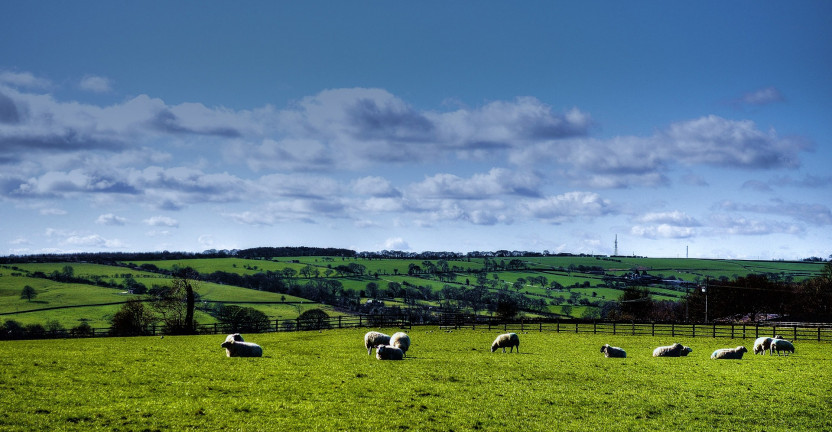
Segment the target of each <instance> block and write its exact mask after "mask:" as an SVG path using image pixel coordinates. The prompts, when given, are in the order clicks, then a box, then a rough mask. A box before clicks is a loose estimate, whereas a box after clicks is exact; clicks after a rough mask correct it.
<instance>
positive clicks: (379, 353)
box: [376, 345, 404, 360]
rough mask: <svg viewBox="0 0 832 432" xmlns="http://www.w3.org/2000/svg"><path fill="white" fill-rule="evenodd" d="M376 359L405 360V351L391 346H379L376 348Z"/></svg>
mask: <svg viewBox="0 0 832 432" xmlns="http://www.w3.org/2000/svg"><path fill="white" fill-rule="evenodd" d="M376 358H377V359H379V360H403V359H404V351H402V350H401V349H399V348H396V347H394V346H390V345H379V346H378V347H377V348H376Z"/></svg>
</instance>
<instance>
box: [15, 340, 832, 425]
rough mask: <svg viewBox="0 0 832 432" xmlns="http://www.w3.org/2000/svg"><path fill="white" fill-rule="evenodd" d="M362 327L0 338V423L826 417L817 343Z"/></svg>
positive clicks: (778, 420)
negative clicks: (385, 352)
mask: <svg viewBox="0 0 832 432" xmlns="http://www.w3.org/2000/svg"><path fill="white" fill-rule="evenodd" d="M379 330H381V331H384V332H386V333H388V334H392V333H393V332H395V331H397V329H392V328H391V329H379ZM366 331H367V329H349V330H329V331H323V332H293V333H269V334H246V335H245V337H246V340H248V341H251V342H256V343H258V344H260V345H261V346H262V347H263V349H264V357H262V358H227V357H225V354H224V350H222V349H221V348H220V346H219V344H220V343H221V342H222V339H223V337H221V336H217V335H215V336H181V337H172V336H166V337H165V338H158V337H140V338H107V339H80V340H49V341H45V340H39V341H5V342H0V348H2V349H3V351H4V355H3V356H2V357H0V394H2V395H3V410H2V411H0V429H2V430H7V431H29V430H182V429H201V430H327V431H328V430H419V431H421V430H437V431H448V430H455V431H464V430H523V431H544V430H545V431H558V430H564V431H565V430H604V431H607V430H613V431H617V430H620V431H629V430H702V429H711V430H720V431H733V430H735V431H739V430H743V431H745V430H766V431H796V430H797V431H800V430H805V431H814V430H830V429H832V419H830V418H829V416H828V413H829V411H830V409H832V397H830V395H832V359H830V356H829V355H828V352H829V349H830V346H829V344H827V343H818V342H802V341H801V342H798V343H797V352H796V353H795V354H794V355H791V356H788V357H785V356H784V357H777V356H768V355H766V356H754V355H752V354H751V353H749V354H746V356H745V358H744V359H743V360H710V359H709V356H710V353H711V352H712V351H713V350H714V349H716V348H723V347H734V346H737V345H741V344H742V345H745V346H746V347H748V348H749V349H750V348H751V346H752V345H753V340H751V339H745V340H742V339H710V338H697V339H690V340H683V339H680V340H678V342H681V343H684V344H686V345H689V346H691V347H693V349H694V351H693V352H692V353H691V354H690V356H689V357H682V358H653V357H652V356H651V353H652V350H653V348H654V347H656V346H658V345H665V344H669V343H672V342H676V341H677V340H668V338H659V337H639V336H613V335H586V334H580V335H577V334H567V333H548V332H542V333H541V332H528V333H526V334H521V335H520V337H521V344H520V351H521V353H520V354H502V353H501V352H497V353H491V352H490V349H489V347H490V344H491V341H492V340H493V339H494V337H495V336H496V334H497V333H498V331H482V330H455V331H453V332H450V333H447V332H445V331H442V330H439V329H438V328H436V327H414V328H413V329H412V330H410V331H409V333H410V335H411V338H412V340H413V345H412V347H411V350H410V351H409V352H408V354H409V357H408V358H406V359H405V360H404V361H401V362H381V361H378V360H375V358H374V357H369V356H367V352H366V350H365V349H364V348H363V340H362V337H363V334H364V332H366ZM604 343H610V344H611V345H615V346H621V347H623V348H624V349H626V350H627V353H628V358H626V359H607V358H604V357H603V355H602V354H600V353H599V349H600V346H601V345H603V344H604Z"/></svg>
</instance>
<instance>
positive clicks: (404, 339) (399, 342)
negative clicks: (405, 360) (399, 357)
mask: <svg viewBox="0 0 832 432" xmlns="http://www.w3.org/2000/svg"><path fill="white" fill-rule="evenodd" d="M390 345H391V346H394V347H396V348H398V349H400V350H402V352H403V353H404V354H405V355H407V350H408V349H410V336H408V335H407V333H404V332H398V333H393V336H390Z"/></svg>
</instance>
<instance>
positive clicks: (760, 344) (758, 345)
mask: <svg viewBox="0 0 832 432" xmlns="http://www.w3.org/2000/svg"><path fill="white" fill-rule="evenodd" d="M772 340H773V339H772V338H770V337H760V338H757V340H755V341H754V354H765V353H766V351H768V350H769V348H771V341H772Z"/></svg>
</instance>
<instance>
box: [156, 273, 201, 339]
mask: <svg viewBox="0 0 832 432" xmlns="http://www.w3.org/2000/svg"><path fill="white" fill-rule="evenodd" d="M195 276H196V271H194V270H193V269H191V268H184V269H179V270H178V271H177V272H176V275H175V276H174V279H173V283H172V284H171V286H170V287H160V288H159V289H156V290H153V291H154V299H153V309H154V310H155V311H156V312H157V313H159V314H160V315H161V318H162V321H163V322H164V323H165V332H167V333H170V334H193V333H195V332H196V323H195V322H194V309H195V307H196V292H195V290H194V285H195V282H194V280H193V279H194V277H195Z"/></svg>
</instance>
